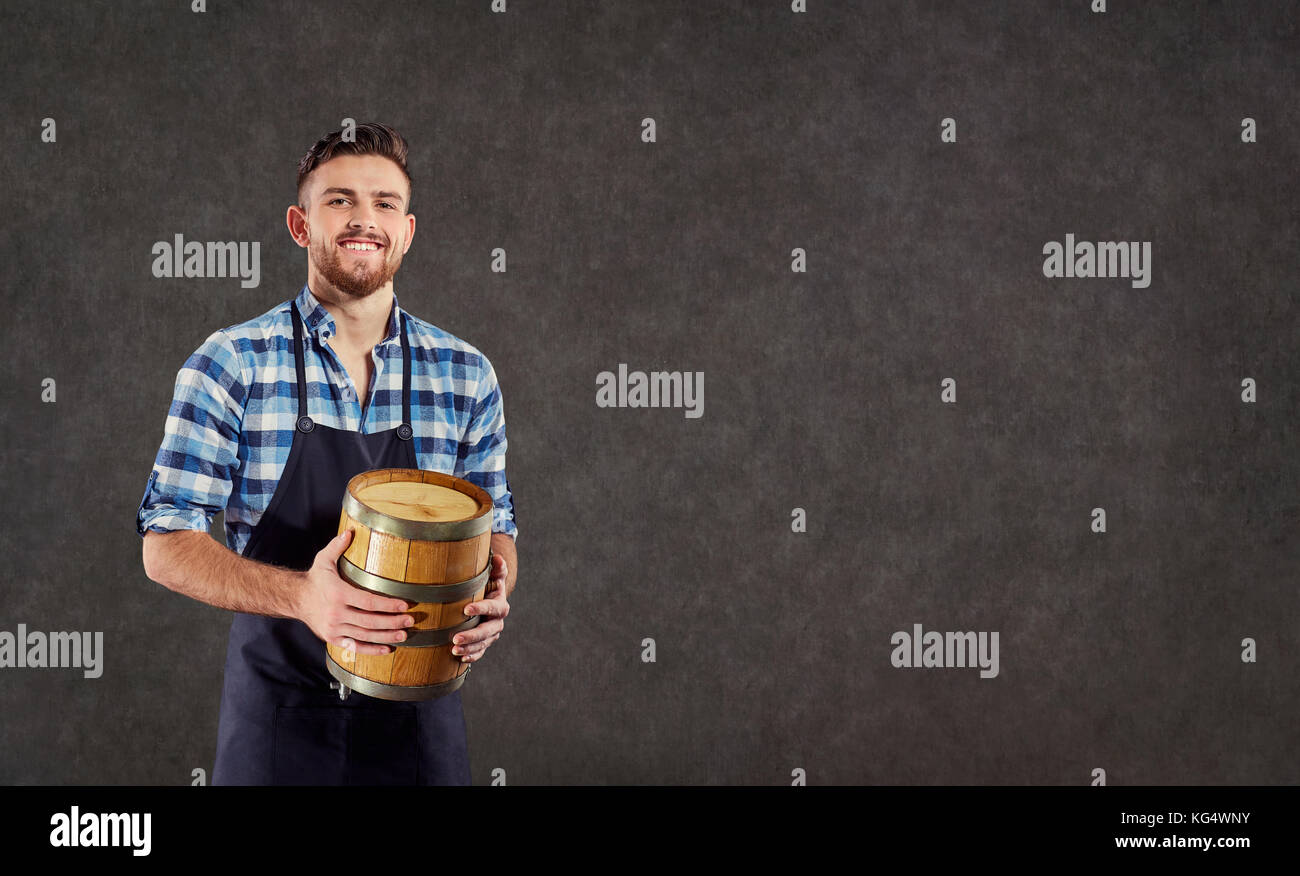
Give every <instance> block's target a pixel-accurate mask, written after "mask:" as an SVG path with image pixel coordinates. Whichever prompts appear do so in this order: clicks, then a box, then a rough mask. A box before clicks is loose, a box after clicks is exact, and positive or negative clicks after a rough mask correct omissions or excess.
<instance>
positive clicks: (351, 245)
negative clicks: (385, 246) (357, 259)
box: [343, 243, 379, 251]
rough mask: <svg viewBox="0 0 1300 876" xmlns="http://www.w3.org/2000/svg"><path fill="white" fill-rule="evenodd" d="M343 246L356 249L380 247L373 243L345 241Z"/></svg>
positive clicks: (363, 249)
mask: <svg viewBox="0 0 1300 876" xmlns="http://www.w3.org/2000/svg"><path fill="white" fill-rule="evenodd" d="M343 246H344V248H345V249H355V250H360V251H366V250H374V249H379V247H378V246H377V245H376V244H373V243H345V244H343Z"/></svg>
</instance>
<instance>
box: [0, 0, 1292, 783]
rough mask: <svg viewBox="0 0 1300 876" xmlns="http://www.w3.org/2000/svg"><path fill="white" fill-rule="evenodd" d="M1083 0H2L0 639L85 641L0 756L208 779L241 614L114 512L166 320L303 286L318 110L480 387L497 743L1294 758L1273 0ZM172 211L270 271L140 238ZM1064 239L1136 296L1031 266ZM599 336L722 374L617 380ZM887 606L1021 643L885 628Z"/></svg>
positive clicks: (1113, 763)
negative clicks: (1101, 261)
mask: <svg viewBox="0 0 1300 876" xmlns="http://www.w3.org/2000/svg"><path fill="white" fill-rule="evenodd" d="M1089 5H1090V4H1089V2H1087V0H1053V2H1024V0H1020V2H1000V3H996V4H985V3H970V2H946V3H934V2H928V3H919V2H918V3H903V2H889V3H861V4H852V3H835V4H832V3H828V2H820V0H809V3H808V6H809V7H810V8H809V10H808V11H807V12H806V13H803V14H800V13H796V12H792V11H791V8H790V4H789V3H788V2H762V3H740V2H730V3H728V2H712V3H710V2H662V3H636V2H556V0H548V2H545V3H541V2H522V0H512V2H510V3H509V4H508V11H507V12H506V13H505V14H493V13H492V12H491V11H490V10H489V6H490V3H489V2H488V0H475V2H456V3H400V4H399V3H389V4H382V5H380V6H379V7H375V8H373V9H372V8H369V7H367V8H365V9H363V10H359V9H358V7H357V6H356V4H345V3H324V2H292V3H275V4H253V3H239V2H224V0H209V2H208V3H207V7H208V9H207V11H206V12H205V13H202V14H195V13H193V12H191V11H190V10H189V8H188V5H187V3H185V2H147V3H133V4H127V3H113V2H99V3H76V4H73V3H67V4H63V3H60V4H50V3H45V2H7V3H5V4H4V6H3V8H2V9H0V32H2V33H4V34H5V35H6V36H5V37H4V39H5V43H6V44H5V50H4V73H5V75H4V77H3V81H4V83H5V92H6V100H5V103H6V106H7V110H6V113H5V119H6V122H7V123H8V126H9V132H10V133H9V137H8V138H7V148H8V152H9V154H8V158H7V160H6V161H5V162H3V164H0V183H2V187H3V190H4V192H5V207H6V209H5V212H4V216H3V220H2V223H0V224H2V225H3V230H4V239H3V244H2V247H3V248H2V250H0V252H3V255H4V258H5V272H4V273H5V283H4V293H3V294H4V298H3V301H4V317H5V318H4V322H3V328H2V329H0V330H2V331H3V344H2V345H0V362H2V363H3V366H2V367H3V372H2V373H0V378H2V381H0V385H3V387H4V391H5V402H4V413H3V417H4V419H3V429H4V435H3V437H4V440H3V451H2V452H3V469H2V473H3V481H2V486H0V498H2V499H3V507H4V509H5V512H4V523H3V525H2V527H0V556H3V557H5V560H6V567H7V573H6V575H5V578H6V580H5V582H4V585H3V591H2V593H0V630H7V631H10V632H14V631H16V629H17V626H18V624H20V623H22V624H25V625H26V626H27V628H28V629H36V630H46V631H52V630H64V631H81V630H84V631H96V630H97V631H102V632H103V633H104V640H105V643H104V649H105V654H104V671H103V675H102V677H100V678H98V679H87V678H85V677H84V676H83V674H82V673H81V672H80V671H77V670H74V669H43V670H42V669H30V668H29V669H20V668H5V669H0V782H7V783H52V784H64V783H67V784H72V783H78V784H81V783H85V784H99V783H106V784H114V783H130V784H136V783H159V784H188V783H190V781H191V771H192V770H194V769H195V768H202V769H205V770H209V771H210V768H211V761H212V756H213V751H214V745H215V737H216V719H217V705H218V699H219V693H220V685H221V677H222V664H223V660H224V653H225V639H226V633H227V630H228V626H229V615H228V614H227V613H225V612H223V611H219V610H217V609H214V608H210V607H207V606H205V605H201V604H199V603H196V602H193V601H190V600H188V599H186V598H184V597H181V596H178V595H176V594H173V593H171V592H169V591H167V590H165V589H164V588H162V587H160V586H159V585H157V584H154V583H152V582H151V581H149V580H148V579H147V578H146V577H145V575H144V572H143V569H142V565H141V559H140V538H139V536H137V535H136V534H135V532H134V530H133V520H132V515H133V512H134V511H135V508H136V505H137V504H138V502H139V500H140V495H141V493H142V491H143V489H144V486H145V481H146V479H147V477H148V474H149V470H150V466H151V464H152V462H153V458H154V454H155V453H156V451H157V449H158V444H159V442H160V440H161V438H162V428H163V422H164V418H165V416H166V412H167V408H168V404H169V401H170V398H171V390H172V381H173V379H174V376H175V373H176V370H177V369H178V368H179V367H180V365H181V363H182V362H183V361H184V360H185V358H186V356H187V355H188V354H189V353H190V352H192V351H193V350H194V349H195V347H197V346H198V344H199V343H200V342H201V341H202V340H203V339H204V338H205V337H206V336H207V335H208V333H210V332H211V331H212V330H214V329H216V328H219V327H222V326H226V325H230V324H233V323H236V322H241V321H243V320H246V319H249V318H251V317H253V316H255V315H257V314H259V313H261V312H263V311H265V310H267V309H269V308H270V307H272V306H273V305H275V304H276V303H278V302H281V301H283V300H285V299H287V298H289V297H291V296H292V295H293V294H295V293H296V292H297V290H298V289H299V288H300V287H301V285H302V283H303V282H304V280H305V277H306V261H305V254H304V252H303V251H302V250H300V249H299V248H298V247H297V246H296V245H294V244H293V243H292V241H291V240H290V239H289V236H288V232H287V231H286V229H285V226H284V212H285V209H286V207H287V205H288V204H289V203H290V202H291V200H292V199H293V197H294V189H293V184H294V171H295V166H296V162H297V160H298V158H299V157H300V156H301V154H302V153H303V152H304V151H306V149H307V148H308V147H309V146H310V145H311V144H312V143H313V142H314V141H315V140H316V139H317V138H318V137H320V136H321V135H323V134H324V133H326V132H327V131H330V130H334V129H336V128H338V127H339V125H340V121H341V120H342V119H343V118H345V117H351V118H355V119H357V120H358V121H371V120H373V121H383V122H385V123H387V124H390V125H393V126H394V127H396V128H397V129H398V130H399V131H401V132H403V133H404V134H405V136H406V137H407V138H408V139H409V140H410V142H411V144H412V147H413V149H412V155H411V169H412V172H413V174H414V176H415V180H416V186H415V192H414V202H413V207H414V211H415V213H416V215H417V216H418V221H419V224H418V227H417V233H416V238H415V243H414V246H413V247H412V249H411V251H410V253H409V254H408V255H407V257H406V259H405V261H404V264H403V266H402V268H401V271H400V272H399V274H398V275H397V278H396V287H397V292H398V294H399V296H401V300H402V303H403V305H404V306H406V307H407V308H409V309H410V310H412V311H413V312H414V313H416V314H417V315H419V316H421V317H423V318H426V319H429V320H430V321H432V322H434V323H436V324H438V325H440V326H442V327H443V328H445V329H447V330H449V331H451V332H453V333H455V334H457V335H458V336H460V337H462V338H465V339H466V340H468V341H469V342H470V343H473V344H475V345H476V346H478V347H479V348H480V349H481V350H483V352H484V353H485V354H487V356H488V357H489V358H490V359H491V361H492V363H493V364H494V366H495V367H496V370H497V372H498V375H499V378H500V381H501V384H502V388H503V392H504V398H505V410H506V417H507V421H508V434H509V441H510V452H509V467H508V472H509V475H510V483H511V486H512V487H513V489H514V493H515V499H516V503H517V510H518V519H519V527H520V532H521V535H520V539H519V553H520V567H521V574H520V578H519V585H518V590H517V592H516V594H515V597H514V599H513V600H512V606H513V610H512V613H511V615H510V619H509V621H508V622H507V626H506V631H505V634H504V635H503V637H502V638H501V640H500V641H499V642H498V643H497V644H496V645H494V646H493V647H492V649H491V650H490V651H489V653H488V656H487V657H486V658H485V659H484V661H483V662H482V663H481V664H480V665H479V666H478V667H477V668H476V669H475V671H474V673H473V675H472V677H471V679H470V681H469V683H468V684H467V685H466V687H465V692H464V698H465V703H466V710H467V716H468V721H469V725H470V740H471V742H470V744H471V756H472V759H473V769H474V777H475V781H476V782H477V783H487V782H489V781H490V780H491V775H492V772H493V770H495V769H498V768H500V769H503V770H505V773H506V775H507V777H508V778H507V781H508V782H509V783H510V784H538V783H564V784H567V783H592V784H604V783H656V784H657V783H683V784H715V783H716V784H723V783H725V784H760V785H761V784H788V783H790V782H792V781H794V779H793V778H792V774H793V772H794V771H795V770H798V769H802V770H805V771H806V776H807V781H808V783H810V784H834V783H871V784H876V783H883V784H892V783H899V784H912V783H916V784H940V783H944V784H946V783H979V784H985V783H987V784H1020V783H1029V784H1087V783H1089V782H1091V781H1093V780H1094V779H1093V771H1094V770H1096V769H1102V770H1105V773H1106V781H1107V782H1108V783H1110V784H1148V783H1170V784H1185V783H1186V784H1191V783H1196V784H1200V783H1208V784H1218V783H1228V784H1236V783H1264V784H1273V783H1296V782H1300V767H1298V766H1297V760H1296V758H1295V751H1296V749H1297V744H1298V743H1300V731H1298V730H1297V726H1300V724H1298V723H1297V721H1296V710H1297V705H1300V697H1298V695H1297V685H1296V683H1295V677H1296V672H1297V669H1298V668H1300V653H1298V646H1297V639H1296V632H1297V629H1298V628H1300V626H1298V621H1300V611H1298V606H1297V600H1298V599H1300V597H1298V596H1297V584H1298V583H1300V581H1298V579H1297V572H1298V571H1300V568H1298V567H1300V562H1297V561H1298V559H1300V551H1298V549H1297V538H1296V532H1297V524H1300V496H1298V489H1297V484H1298V483H1300V478H1298V477H1297V475H1298V473H1300V466H1298V465H1297V454H1296V439H1295V434H1294V426H1295V424H1296V421H1297V406H1298V402H1300V392H1298V390H1297V378H1298V377H1300V369H1298V367H1297V366H1298V365H1300V356H1298V354H1297V341H1298V340H1300V332H1298V331H1297V321H1296V315H1297V314H1296V304H1295V301H1296V289H1295V270H1296V261H1297V250H1296V240H1297V232H1298V231H1300V228H1298V227H1297V226H1298V225H1300V221H1298V220H1300V216H1298V213H1297V203H1300V201H1298V200H1297V199H1298V197H1300V191H1298V186H1297V180H1296V167H1297V166H1300V155H1298V154H1297V153H1298V151H1300V150H1298V149H1297V142H1298V140H1297V138H1298V137H1300V118H1297V105H1296V100H1295V98H1296V94H1297V93H1300V90H1298V88H1297V86H1298V84H1300V83H1298V82H1297V79H1298V77H1297V57H1298V56H1300V52H1298V51H1297V49H1298V48H1300V45H1298V43H1297V40H1298V39H1300V17H1298V15H1297V11H1296V10H1297V6H1296V4H1292V3H1277V2H1274V0H1257V2H1233V3H1226V2H1225V3H1218V2H1185V3H1178V4H1167V5H1164V4H1150V3H1142V4H1133V3H1123V2H1111V3H1110V4H1109V7H1110V8H1109V11H1107V12H1106V13H1104V14H1096V13H1093V12H1092V11H1090V10H1089ZM46 117H51V118H53V119H55V120H56V124H57V141H56V142H55V143H44V142H41V137H40V133H41V120H42V119H43V118H46ZM646 117H652V118H653V119H654V120H655V122H656V125H657V142H654V143H646V142H642V139H641V130H642V129H641V120H642V119H643V118H646ZM948 117H951V118H952V119H954V120H955V122H956V125H957V129H956V130H957V141H956V142H955V143H946V142H942V141H941V136H940V135H941V127H940V123H941V120H943V119H944V118H948ZM1245 118H1251V119H1254V120H1255V123H1256V125H1257V132H1258V133H1257V142H1253V143H1247V142H1243V141H1242V134H1241V132H1242V127H1241V126H1242V120H1243V119H1245ZM178 233H180V234H183V235H185V237H186V239H193V240H203V241H207V240H236V241H259V242H260V243H261V246H262V260H261V268H262V277H261V283H260V285H259V286H258V287H257V288H251V289H245V288H241V286H240V283H239V281H238V280H235V279H189V280H186V279H180V280H173V279H155V278H154V277H153V276H152V275H151V271H150V265H151V262H152V257H151V255H150V247H151V245H152V244H153V242H154V241H156V240H171V239H172V237H173V236H174V235H175V234H178ZM1067 233H1073V234H1075V235H1076V237H1077V238H1078V239H1080V240H1088V241H1094V242H1095V241H1129V240H1132V241H1149V242H1150V243H1151V246H1152V266H1151V267H1152V273H1151V283H1150V286H1149V287H1147V288H1133V286H1132V284H1131V282H1130V281H1129V280H1128V279H1122V278H1118V279H1100V278H1094V279H1077V278H1076V279H1049V278H1047V277H1045V276H1044V274H1043V270H1042V268H1043V255H1042V248H1043V245H1044V244H1045V243H1047V242H1048V241H1063V240H1064V239H1065V235H1066V234H1067ZM495 247H503V248H504V249H505V250H506V251H507V253H508V259H509V261H508V266H509V270H508V272H507V273H505V274H499V273H492V272H491V270H490V264H489V260H490V252H491V250H492V249H493V248H495ZM795 247H802V248H804V249H805V250H806V251H807V271H806V273H795V272H792V270H791V250H792V249H794V248H795ZM620 362H623V363H627V364H628V366H629V368H633V369H641V370H689V371H703V372H704V373H705V375H706V377H705V394H704V400H705V404H704V416H703V417H701V418H699V419H690V418H686V417H684V416H683V412H682V411H681V410H664V409H631V408H616V409H600V408H598V407H597V406H596V403H595V387H596V375H597V374H598V373H599V372H601V371H604V370H607V369H608V370H612V369H616V368H617V366H618V364H619V363H620ZM46 377H52V378H54V379H55V380H56V381H57V397H56V398H57V400H56V401H55V402H54V403H43V402H42V400H41V382H42V380H43V379H44V378H46ZM945 378H952V379H953V380H955V381H956V386H957V400H956V403H955V404H950V403H945V402H944V401H943V399H942V398H941V381H943V380H944V379H945ZM1247 378H1249V379H1251V380H1253V381H1254V383H1255V385H1256V392H1257V400H1256V401H1254V402H1249V401H1244V400H1243V398H1242V392H1243V389H1242V381H1243V380H1245V379H1247ZM796 507H799V508H804V509H806V511H807V515H808V524H807V532H806V533H797V532H794V531H792V525H791V521H792V517H791V514H792V509H794V508H796ZM1098 507H1099V508H1104V509H1105V512H1106V531H1105V532H1104V533H1098V532H1094V531H1093V529H1092V526H1091V524H1092V517H1091V512H1092V509H1093V508H1098ZM915 623H920V624H922V625H923V627H924V628H925V629H926V630H937V631H956V630H963V631H964V630H970V631H997V632H998V633H999V635H1000V652H999V663H1000V673H999V675H998V676H997V677H996V678H989V679H984V678H981V677H980V675H979V673H978V670H972V669H928V670H918V669H901V668H895V667H894V666H893V665H891V659H890V658H891V652H892V650H893V647H892V645H891V635H892V634H893V633H894V632H895V631H899V630H907V631H911V630H912V625H913V624H915ZM646 637H652V638H653V639H655V642H656V649H657V659H656V661H655V662H653V663H646V662H643V660H642V645H641V643H642V640H643V639H645V638H646ZM1246 638H1250V639H1253V640H1254V641H1255V643H1256V647H1257V658H1256V660H1255V661H1254V662H1249V661H1243V659H1242V654H1243V645H1242V641H1243V639H1246Z"/></svg>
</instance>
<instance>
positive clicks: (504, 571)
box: [490, 554, 510, 581]
mask: <svg viewBox="0 0 1300 876" xmlns="http://www.w3.org/2000/svg"><path fill="white" fill-rule="evenodd" d="M497 560H500V561H501V562H499V563H498V562H497ZM508 574H510V566H509V564H507V563H506V558H505V557H503V556H502V555H501V554H493V555H492V574H491V576H490V577H491V579H492V580H494V581H495V580H496V579H498V578H504V577H506V576H507V575H508Z"/></svg>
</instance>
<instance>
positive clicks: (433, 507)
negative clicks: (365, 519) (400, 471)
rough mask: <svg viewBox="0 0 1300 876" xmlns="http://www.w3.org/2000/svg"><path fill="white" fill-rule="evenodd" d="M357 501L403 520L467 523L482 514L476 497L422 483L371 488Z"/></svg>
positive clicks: (363, 488)
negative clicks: (461, 521)
mask: <svg viewBox="0 0 1300 876" xmlns="http://www.w3.org/2000/svg"><path fill="white" fill-rule="evenodd" d="M357 498H358V499H360V500H361V501H362V502H364V503H365V504H366V505H369V506H370V507H371V508H374V509H375V510H376V511H382V512H383V513H384V514H388V515H390V516H392V517H400V518H402V519H403V520H421V521H424V520H468V519H470V518H471V517H476V516H477V515H478V513H479V503H478V502H477V501H476V500H475V499H474V497H473V496H467V495H465V494H464V493H462V492H460V491H459V490H453V489H451V488H450V487H443V486H439V485H438V484H426V483H424V482H422V481H421V482H413V481H389V482H388V483H386V484H371V485H369V486H367V487H362V488H361V489H360V490H358V491H357Z"/></svg>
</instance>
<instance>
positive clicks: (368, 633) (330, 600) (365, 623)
mask: <svg viewBox="0 0 1300 876" xmlns="http://www.w3.org/2000/svg"><path fill="white" fill-rule="evenodd" d="M351 543H352V530H350V529H348V530H344V531H343V532H341V533H339V534H338V535H337V536H336V537H335V538H334V540H333V541H331V542H330V543H329V544H327V545H325V547H323V548H321V550H320V553H318V554H316V559H315V560H314V561H312V565H311V568H310V569H308V570H307V571H306V572H304V573H303V575H305V576H306V580H305V582H304V583H303V586H302V589H301V590H300V591H299V597H298V604H297V612H296V614H295V615H294V616H295V617H297V618H298V619H299V620H300V621H302V622H303V623H305V624H306V625H307V626H309V627H311V631H312V632H313V633H315V634H316V635H317V636H318V637H319V638H321V639H322V640H323V641H325V642H328V643H329V644H331V645H335V646H337V647H339V648H355V649H356V652H357V653H358V654H387V653H389V652H390V651H392V650H393V649H392V648H390V647H388V646H387V645H382V644H371V643H376V642H402V641H405V640H406V633H405V632H404V630H405V629H406V628H407V627H409V626H411V624H413V623H415V618H413V617H411V616H410V615H409V614H406V613H405V612H406V610H407V608H408V607H409V606H408V605H407V603H406V602H405V601H404V600H401V599H396V598H394V597H391V596H380V595H378V594H377V593H368V592H367V591H365V590H362V589H361V588H360V587H353V586H352V585H351V584H350V583H348V582H347V581H345V580H344V579H343V578H341V577H339V570H338V561H339V557H341V556H342V555H343V552H344V551H346V550H347V549H348V545H349V544H351ZM475 604H476V605H483V604H485V603H475Z"/></svg>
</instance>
